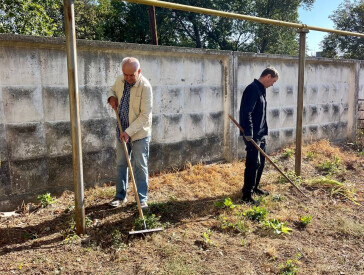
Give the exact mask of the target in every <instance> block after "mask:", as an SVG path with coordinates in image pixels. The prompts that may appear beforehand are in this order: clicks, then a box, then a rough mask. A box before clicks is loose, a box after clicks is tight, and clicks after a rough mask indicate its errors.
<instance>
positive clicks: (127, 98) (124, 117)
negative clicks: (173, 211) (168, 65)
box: [108, 57, 153, 208]
mask: <svg viewBox="0 0 364 275" xmlns="http://www.w3.org/2000/svg"><path fill="white" fill-rule="evenodd" d="M121 68H122V72H123V74H122V75H120V76H119V77H118V78H117V79H116V81H115V83H114V85H113V86H112V87H111V89H110V91H109V94H108V103H109V104H110V105H111V107H112V108H113V109H114V110H117V111H118V115H119V118H120V121H121V125H122V131H121V132H120V131H119V127H116V129H117V130H116V131H117V139H118V141H117V144H116V164H117V180H116V194H115V198H114V199H113V200H112V201H111V202H110V205H111V206H113V207H118V206H119V205H121V204H123V203H126V201H127V199H126V191H127V188H128V164H127V160H126V157H125V153H124V151H123V150H124V149H123V145H122V142H121V139H124V141H125V142H126V143H127V147H128V151H129V155H131V163H132V167H133V172H134V176H135V183H136V185H137V188H138V195H139V200H140V204H141V207H142V208H147V207H148V204H147V199H148V197H147V192H148V159H149V143H150V138H151V133H152V108H153V92H152V86H151V85H150V83H149V81H148V80H147V79H146V78H145V77H144V76H142V74H141V69H140V63H139V61H138V59H136V58H134V57H126V58H124V59H123V60H122V62H121Z"/></svg>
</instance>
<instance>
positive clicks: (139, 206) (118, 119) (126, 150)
mask: <svg viewBox="0 0 364 275" xmlns="http://www.w3.org/2000/svg"><path fill="white" fill-rule="evenodd" d="M114 111H115V115H116V120H117V121H118V126H119V130H120V133H122V132H123V128H122V127H121V122H120V118H119V115H118V111H117V110H116V109H114ZM119 138H120V137H119ZM121 142H122V143H123V147H124V153H125V157H126V161H127V162H128V167H129V171H130V176H131V181H132V183H133V184H132V185H133V191H134V194H135V200H136V202H137V205H138V211H139V216H140V218H141V219H142V220H143V222H144V227H145V229H146V224H145V220H144V215H143V210H142V207H141V205H140V201H139V195H138V188H137V186H136V183H135V178H134V172H133V168H132V167H131V163H130V159H129V154H128V148H127V147H126V143H125V140H124V139H121Z"/></svg>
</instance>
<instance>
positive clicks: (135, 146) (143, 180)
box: [115, 137, 150, 202]
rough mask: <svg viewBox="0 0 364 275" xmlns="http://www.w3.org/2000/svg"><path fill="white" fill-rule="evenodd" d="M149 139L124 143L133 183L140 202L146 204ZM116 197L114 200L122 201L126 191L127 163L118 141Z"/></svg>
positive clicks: (122, 148) (121, 145)
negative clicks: (132, 173) (131, 169)
mask: <svg viewBox="0 0 364 275" xmlns="http://www.w3.org/2000/svg"><path fill="white" fill-rule="evenodd" d="M149 142H150V137H146V138H143V139H139V140H136V141H133V142H131V143H130V142H128V143H126V146H127V148H128V153H129V158H130V156H131V166H132V168H133V172H134V178H135V183H136V186H137V189H138V195H139V200H140V202H146V201H147V199H148V197H147V192H148V159H149ZM116 163H117V174H118V175H117V179H116V195H115V198H117V199H120V200H123V199H124V198H125V197H126V191H127V189H128V174H129V173H128V172H129V171H128V170H129V168H128V163H127V160H126V156H125V152H124V146H123V144H122V143H121V142H120V141H119V140H118V141H117V142H116Z"/></svg>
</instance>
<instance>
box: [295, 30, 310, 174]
mask: <svg viewBox="0 0 364 275" xmlns="http://www.w3.org/2000/svg"><path fill="white" fill-rule="evenodd" d="M298 32H299V34H300V52H299V58H298V59H299V64H298V95H297V121H296V159H295V172H296V175H297V176H300V175H301V161H302V117H303V94H304V84H305V61H306V34H307V33H308V32H309V31H308V29H300V30H298Z"/></svg>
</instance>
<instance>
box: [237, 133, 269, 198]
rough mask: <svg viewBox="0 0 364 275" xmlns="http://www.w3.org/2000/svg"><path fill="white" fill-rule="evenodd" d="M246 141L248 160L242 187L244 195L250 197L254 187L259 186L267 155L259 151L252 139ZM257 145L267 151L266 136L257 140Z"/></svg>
mask: <svg viewBox="0 0 364 275" xmlns="http://www.w3.org/2000/svg"><path fill="white" fill-rule="evenodd" d="M244 142H245V145H246V147H245V150H246V160H245V171H244V186H243V189H242V192H243V196H244V197H250V196H251V193H252V191H253V189H254V188H258V185H259V182H260V178H261V177H262V173H263V169H264V164H265V157H264V156H263V154H262V153H261V152H260V151H258V149H257V148H255V147H254V145H253V144H252V143H251V142H250V141H246V140H245V139H244ZM255 142H256V143H257V145H258V146H259V147H260V148H261V149H262V150H263V151H264V152H265V148H266V140H265V138H263V139H261V140H257V141H255Z"/></svg>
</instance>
